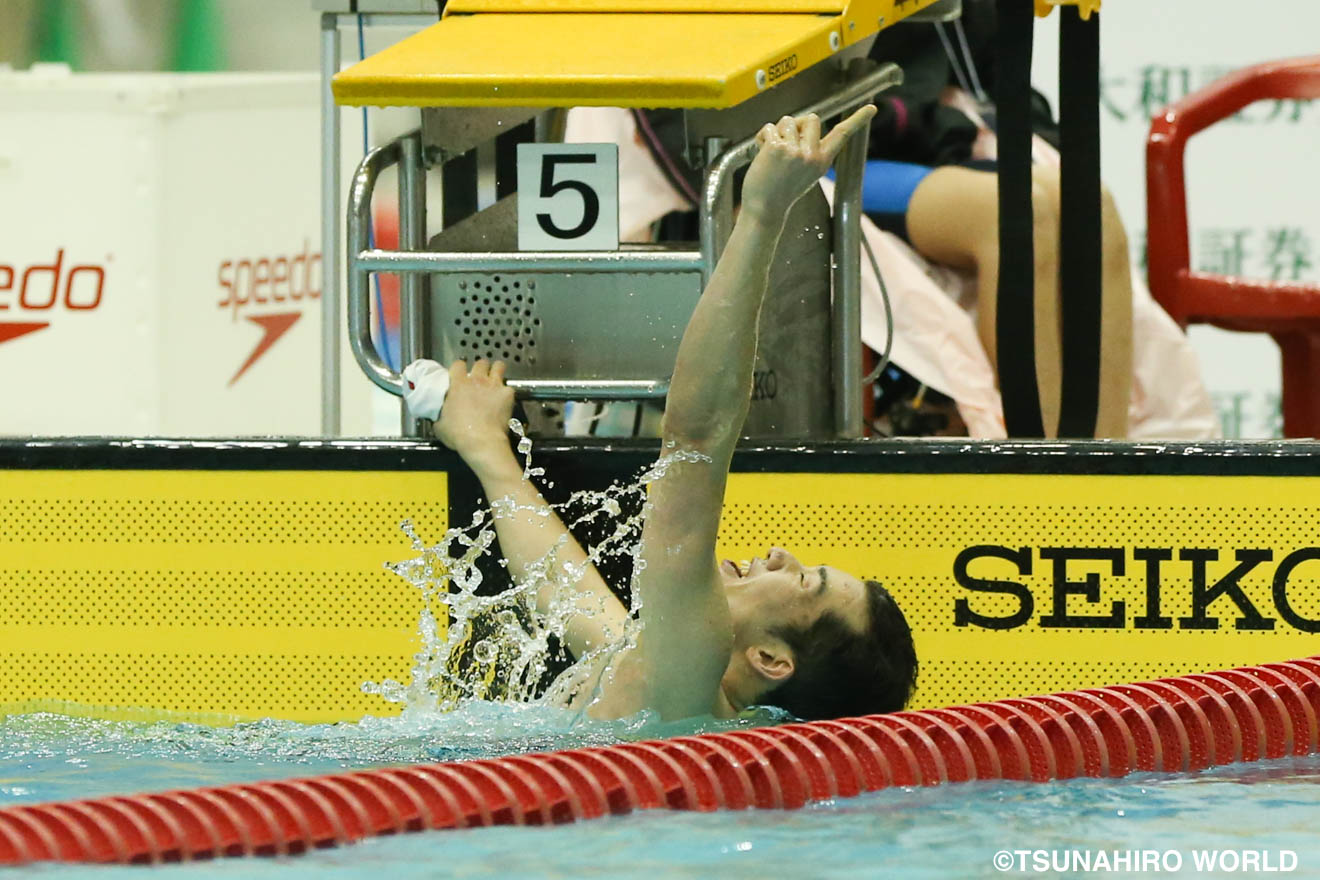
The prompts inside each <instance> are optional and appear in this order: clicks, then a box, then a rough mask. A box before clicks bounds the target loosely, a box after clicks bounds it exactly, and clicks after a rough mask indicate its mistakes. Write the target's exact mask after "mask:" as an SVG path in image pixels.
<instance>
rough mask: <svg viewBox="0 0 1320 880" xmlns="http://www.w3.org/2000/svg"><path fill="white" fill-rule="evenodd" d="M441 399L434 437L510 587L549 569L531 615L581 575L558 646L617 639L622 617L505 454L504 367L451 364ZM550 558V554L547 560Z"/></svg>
mask: <svg viewBox="0 0 1320 880" xmlns="http://www.w3.org/2000/svg"><path fill="white" fill-rule="evenodd" d="M449 382H450V384H449V393H448V394H447V395H446V397H445V405H444V407H443V408H442V409H441V410H440V419H439V421H437V422H436V423H435V436H436V437H438V438H439V439H440V440H441V441H443V442H444V444H445V445H446V446H448V447H449V448H450V449H453V450H454V451H455V452H457V453H458V454H459V455H460V456H461V457H462V459H463V461H464V463H465V464H467V466H468V467H469V468H471V469H472V472H473V473H474V474H476V476H477V479H478V480H479V481H480V482H481V488H482V490H483V491H484V492H485V493H486V497H487V498H488V499H489V500H490V503H491V511H492V513H493V515H494V518H495V533H496V535H498V536H499V539H500V549H501V550H502V551H503V552H504V556H505V558H506V559H507V560H508V566H509V574H510V575H511V576H512V577H513V579H514V582H515V583H525V582H526V581H527V580H528V578H530V577H533V576H536V575H535V573H534V572H533V567H534V566H536V565H537V564H538V563H542V564H543V561H544V560H547V559H548V558H549V559H552V560H553V567H552V568H551V570H550V571H548V572H546V573H545V575H542V576H541V579H543V580H544V581H545V586H543V587H542V588H541V589H540V591H539V592H538V593H537V597H536V604H537V608H538V610H540V611H542V612H544V611H546V610H547V609H548V607H549V605H550V602H551V601H552V600H553V599H554V594H555V587H554V584H555V582H556V581H557V580H559V579H560V578H561V577H562V576H563V575H564V573H565V572H567V571H568V568H569V567H570V566H571V567H572V569H573V570H574V571H581V572H582V574H581V577H580V578H578V579H577V582H576V584H575V585H574V595H575V600H574V601H575V604H576V606H577V607H578V608H580V609H582V612H583V613H582V614H578V615H575V616H574V617H573V618H571V619H570V620H569V623H568V628H567V631H566V632H565V635H564V642H565V646H566V647H567V648H568V649H569V651H571V652H572V653H573V655H574V656H575V657H581V656H582V655H583V654H585V653H586V652H587V651H590V650H591V649H593V648H595V647H597V646H599V645H602V644H605V643H606V642H608V641H610V640H611V636H612V638H618V637H619V636H620V635H621V634H622V633H623V625H624V621H625V619H626V618H627V616H628V612H627V610H626V609H625V608H624V607H623V603H622V602H620V601H619V600H618V599H617V598H616V597H615V596H614V594H613V593H611V592H610V589H609V587H608V586H607V585H606V584H605V581H604V579H603V578H601V576H600V573H599V572H597V571H596V568H595V566H593V565H591V564H589V563H588V561H587V554H586V553H585V552H584V551H583V549H582V546H581V545H580V544H578V542H577V541H576V540H574V538H573V536H572V535H571V534H570V533H569V531H568V529H567V527H565V526H564V524H563V522H562V521H560V519H559V517H558V516H557V515H556V514H555V512H554V510H553V509H551V507H550V505H549V504H548V503H547V502H546V500H545V499H544V498H543V497H542V496H541V493H540V492H538V491H537V490H536V487H535V486H533V485H532V483H531V481H530V480H528V479H526V478H525V477H524V476H523V467H522V465H521V464H520V463H519V462H518V459H517V457H516V456H515V455H514V454H513V451H512V450H511V449H510V448H509V442H508V430H509V427H508V426H509V418H510V416H511V415H512V413H513V389H511V388H509V387H508V386H507V385H505V384H504V363H503V362H502V361H496V362H495V363H494V364H493V365H492V364H489V363H487V362H486V361H484V360H479V361H477V362H476V363H474V364H473V365H472V369H471V371H470V372H469V370H468V368H467V364H466V363H464V362H463V361H455V362H454V363H453V365H452V366H450V368H449ZM552 554H553V555H552Z"/></svg>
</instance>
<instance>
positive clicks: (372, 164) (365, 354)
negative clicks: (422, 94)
mask: <svg viewBox="0 0 1320 880" xmlns="http://www.w3.org/2000/svg"><path fill="white" fill-rule="evenodd" d="M400 152H401V148H400V146H399V141H398V140H393V141H390V142H389V143H388V144H384V145H382V146H379V147H376V148H374V149H372V150H370V151H369V152H368V153H367V155H366V156H364V157H362V162H361V164H359V165H358V168H357V171H356V172H354V174H353V183H352V184H351V185H350V187H349V192H348V223H347V231H346V237H347V238H348V278H347V279H346V282H347V286H348V344H349V346H350V347H351V348H352V350H353V358H354V359H355V360H356V361H357V362H358V366H359V367H361V368H362V372H364V373H366V374H367V378H368V379H370V380H371V381H372V382H375V383H376V385H377V386H379V387H380V388H383V389H384V390H386V391H388V392H390V393H391V394H397V395H399V396H400V397H402V396H403V376H402V375H400V374H399V372H398V371H397V370H395V369H393V368H392V367H390V365H389V364H387V363H385V360H384V358H382V357H381V356H380V352H379V351H377V350H376V345H375V343H374V342H372V341H371V318H370V314H371V306H370V300H369V296H370V286H371V284H370V275H369V274H368V273H367V272H366V271H363V270H359V269H358V267H357V255H358V254H360V253H361V252H362V251H364V250H366V249H367V248H368V247H370V244H371V241H370V230H371V194H372V193H373V192H374V191H375V189H376V180H377V179H378V178H379V177H380V173H381V172H382V171H384V170H385V169H386V168H388V167H389V166H391V165H394V164H397V163H398V161H399V156H400Z"/></svg>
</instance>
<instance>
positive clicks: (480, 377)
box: [432, 360, 513, 466]
mask: <svg viewBox="0 0 1320 880" xmlns="http://www.w3.org/2000/svg"><path fill="white" fill-rule="evenodd" d="M512 416H513V389H512V388H510V387H509V386H507V385H505V384H504V361H495V362H494V363H493V364H492V363H491V362H489V361H486V360H479V361H476V362H475V363H473V364H472V369H471V370H469V369H468V366H467V363H466V362H465V361H454V363H453V364H451V365H450V367H449V393H448V395H446V397H445V405H444V408H443V409H442V410H440V418H439V420H437V421H436V423H435V425H434V427H433V429H432V430H433V431H434V432H435V436H436V438H437V439H439V440H440V442H442V443H444V444H445V445H446V446H448V447H449V448H450V449H452V450H454V451H455V452H457V453H458V454H459V455H461V456H462V457H463V460H464V461H466V462H467V463H468V465H469V466H473V465H474V463H475V462H476V461H477V460H479V459H480V458H482V457H483V456H487V455H498V454H503V455H508V451H509V447H508V442H507V440H506V439H505V438H506V437H507V435H508V431H509V419H510V418H511V417H512Z"/></svg>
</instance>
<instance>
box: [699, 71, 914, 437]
mask: <svg viewBox="0 0 1320 880" xmlns="http://www.w3.org/2000/svg"><path fill="white" fill-rule="evenodd" d="M902 81H903V71H902V70H900V69H899V68H898V66H897V65H895V64H885V65H881V66H880V67H878V68H876V69H875V70H873V71H871V72H870V73H867V74H865V75H864V76H861V77H859V78H858V79H857V80H856V81H855V82H853V83H850V84H849V85H847V86H845V87H844V88H842V89H840V90H839V91H837V92H835V93H834V94H832V95H829V96H828V97H826V98H824V99H822V100H820V101H817V102H816V103H814V104H811V105H809V106H807V107H804V108H803V109H802V110H799V111H798V112H797V113H796V114H794V115H798V116H804V115H806V114H808V113H815V114H816V115H817V116H819V117H821V118H822V119H826V118H829V117H831V116H835V115H837V114H841V113H843V112H845V111H849V110H852V109H854V108H856V107H860V106H861V105H862V104H864V103H865V102H866V101H869V100H870V99H871V98H872V97H873V96H874V95H875V94H876V92H879V91H881V90H883V89H886V88H889V87H891V86H896V85H898V84H900V83H901V82H902ZM867 134H868V132H867V131H862V132H860V133H858V134H856V135H854V136H853V137H852V138H851V139H850V142H849V143H848V145H847V146H845V147H844V149H843V151H842V152H841V153H839V155H838V158H837V159H836V160H835V163H834V168H835V174H836V176H837V181H838V186H837V187H836V189H835V194H834V252H835V255H836V259H835V261H834V270H833V286H834V296H833V298H832V299H831V306H830V336H831V374H832V375H831V385H832V388H833V397H834V400H833V402H834V431H835V434H836V436H838V437H840V438H851V437H860V436H862V433H863V417H862V344H861V338H862V308H861V289H862V282H861V261H862V252H861V240H862V238H861V235H862V234H861V212H862V177H863V175H864V173H865V166H866V140H867ZM755 155H756V137H755V136H752V137H749V138H747V139H745V140H743V141H740V142H739V143H737V144H735V145H734V146H732V147H729V148H728V149H726V150H725V151H724V152H723V153H721V154H720V156H719V158H717V159H716V160H715V161H714V162H712V163H711V164H710V165H709V166H708V168H707V171H706V185H705V191H704V193H703V194H702V201H701V218H700V223H701V248H702V256H703V260H704V264H705V265H704V275H705V278H706V279H707V280H709V278H710V273H711V272H713V271H714V270H715V263H716V262H717V261H718V260H719V256H720V251H721V249H722V248H723V244H724V241H725V230H724V228H723V226H724V225H725V224H726V223H727V222H728V218H725V217H722V216H721V214H722V212H721V210H720V208H721V205H723V204H724V200H725V190H726V188H727V187H728V186H729V184H730V182H731V181H732V179H733V173H734V172H735V171H737V170H738V169H739V168H741V167H743V166H744V165H746V164H747V163H748V162H750V161H751V160H752V157H753V156H755Z"/></svg>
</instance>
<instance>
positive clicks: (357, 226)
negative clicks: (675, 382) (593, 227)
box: [347, 135, 701, 400]
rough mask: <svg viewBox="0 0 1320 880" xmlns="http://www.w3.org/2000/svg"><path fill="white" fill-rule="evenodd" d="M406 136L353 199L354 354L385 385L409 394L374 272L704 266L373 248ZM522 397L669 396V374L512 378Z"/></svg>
mask: <svg viewBox="0 0 1320 880" xmlns="http://www.w3.org/2000/svg"><path fill="white" fill-rule="evenodd" d="M408 137H410V135H404V137H402V138H399V139H396V140H394V141H391V142H390V143H388V144H385V145H384V146H380V147H377V148H376V149H374V150H371V151H370V152H368V153H367V155H366V157H365V158H363V160H362V164H361V165H359V166H358V170H357V173H356V174H354V175H353V183H352V187H351V188H350V190H349V199H348V205H349V207H348V231H347V238H348V333H349V343H350V345H351V346H352V349H353V357H354V358H355V359H356V360H357V362H358V365H359V366H360V367H361V368H362V371H363V372H365V373H366V374H367V377H368V378H369V379H371V381H373V382H375V383H376V385H377V386H379V387H380V388H382V389H384V390H385V391H388V392H390V393H391V394H395V395H398V396H403V377H402V376H401V375H400V374H399V372H398V371H396V370H394V369H393V368H391V367H390V365H389V364H387V363H385V360H384V359H383V358H382V357H381V356H380V352H379V351H377V349H376V345H375V343H374V342H372V340H371V321H370V273H371V272H373V271H380V272H399V273H407V272H475V271H496V272H510V271H524V272H529V271H549V270H558V271H571V272H610V271H614V272H618V271H640V272H699V271H700V270H701V257H700V254H697V253H696V252H693V251H654V250H646V251H623V252H613V251H610V252H602V253H596V252H589V251H588V252H565V253H540V252H531V251H529V252H519V253H503V254H499V253H497V254H465V253H432V252H429V251H420V252H416V253H399V252H395V251H382V250H375V249H371V248H370V234H369V230H370V226H369V223H370V213H371V196H372V193H373V191H374V190H375V188H376V181H377V180H378V179H379V177H380V174H381V172H382V171H384V170H385V169H386V168H388V167H390V166H391V165H394V164H396V163H398V162H399V160H400V158H401V157H402V155H403V147H402V144H403V141H404V140H405V139H406V138H408ZM508 385H509V387H510V388H512V389H513V390H514V392H515V393H516V394H518V395H519V396H520V397H524V398H529V399H544V400H572V399H574V398H575V397H579V396H580V397H583V398H587V399H592V400H639V399H654V398H662V397H664V396H665V395H666V394H667V393H668V392H669V381H668V379H664V380H657V379H638V380H619V379H565V380H558V379H556V380H545V379H510V380H509V382H508Z"/></svg>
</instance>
